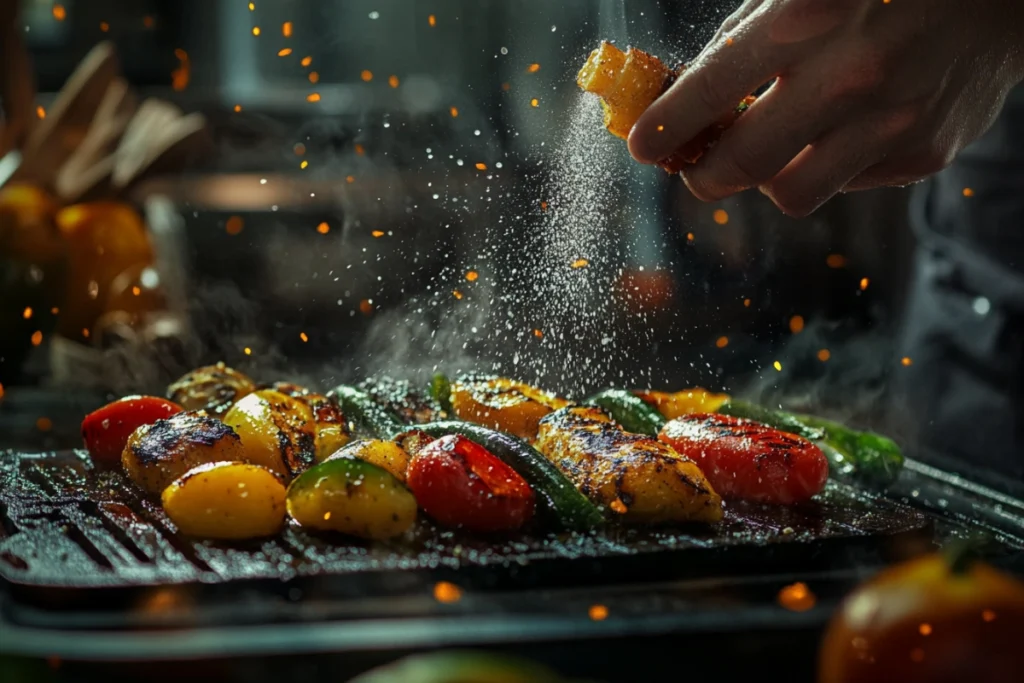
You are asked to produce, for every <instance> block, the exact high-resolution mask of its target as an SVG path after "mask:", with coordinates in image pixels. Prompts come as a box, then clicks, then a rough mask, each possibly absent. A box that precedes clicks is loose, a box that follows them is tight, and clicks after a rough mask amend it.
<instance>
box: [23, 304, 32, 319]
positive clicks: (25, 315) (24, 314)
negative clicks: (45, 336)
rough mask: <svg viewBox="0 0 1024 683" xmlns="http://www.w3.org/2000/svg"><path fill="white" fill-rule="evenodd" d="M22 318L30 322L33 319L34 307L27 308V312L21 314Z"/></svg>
mask: <svg viewBox="0 0 1024 683" xmlns="http://www.w3.org/2000/svg"><path fill="white" fill-rule="evenodd" d="M21 317H22V318H24V319H25V320H28V319H29V318H31V317H32V307H31V306H26V307H25V310H24V311H22V312H21Z"/></svg>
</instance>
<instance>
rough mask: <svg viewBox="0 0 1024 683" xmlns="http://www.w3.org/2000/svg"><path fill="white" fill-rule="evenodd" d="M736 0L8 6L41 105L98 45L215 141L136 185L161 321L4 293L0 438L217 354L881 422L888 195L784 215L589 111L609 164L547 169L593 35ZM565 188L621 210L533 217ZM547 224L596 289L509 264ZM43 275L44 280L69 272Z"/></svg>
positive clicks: (896, 284) (644, 30)
mask: <svg viewBox="0 0 1024 683" xmlns="http://www.w3.org/2000/svg"><path fill="white" fill-rule="evenodd" d="M736 4H738V3H736V2H717V1H714V2H713V1H710V0H700V1H688V2H676V1H675V0H672V1H664V2H633V1H631V2H629V3H623V2H614V1H607V2H605V1H602V2H560V3H551V2H540V1H538V2H510V3H506V2H478V1H475V0H473V1H469V0H467V1H465V2H452V1H442V0H432V1H430V2H427V1H423V0H417V1H415V2H411V1H403V2H382V1H373V2H362V1H351V0H347V1H346V2H300V1H298V0H291V1H288V0H281V1H276V2H270V1H266V0H265V1H264V2H256V3H254V4H251V3H246V2H243V1H240V0H212V1H211V0H207V1H204V2H195V1H177V0H176V1H173V2H171V1H158V0H139V1H138V2H132V3H119V2H113V1H112V0H90V1H89V2H75V1H74V0H67V1H66V2H63V3H60V4H54V3H53V2H50V1H48V0H47V1H42V0H39V1H25V2H23V3H22V17H21V22H22V23H23V24H24V29H25V32H24V38H25V40H26V42H27V45H28V46H29V48H30V51H31V56H32V60H33V64H34V75H35V78H36V86H37V88H38V90H39V91H40V93H41V94H40V96H39V101H40V102H41V103H42V109H41V113H44V112H45V109H46V107H48V106H49V103H50V102H52V98H53V96H54V93H56V92H57V91H59V90H60V88H61V87H62V85H63V83H64V81H65V79H66V78H67V77H68V75H69V74H70V73H71V72H72V70H73V69H74V67H75V66H76V64H78V63H79V62H80V61H81V60H82V58H83V57H84V56H85V55H86V54H87V53H88V51H89V50H90V49H91V48H93V46H94V45H96V44H97V43H99V42H100V41H112V42H113V43H114V45H115V46H116V50H117V53H118V55H119V58H120V68H121V70H122V72H123V74H124V76H125V78H126V79H127V80H128V81H129V82H130V84H131V85H132V86H133V87H134V88H135V89H136V90H137V91H138V92H139V93H140V99H142V97H158V98H161V99H164V100H167V101H170V102H173V103H175V104H176V105H178V106H179V107H181V109H182V110H183V111H184V112H201V113H202V114H203V115H204V116H205V117H206V119H207V122H208V128H209V130H210V132H211V134H212V135H211V139H212V144H211V146H210V149H209V150H208V152H207V153H206V154H205V155H204V156H203V157H202V159H201V161H199V162H198V163H193V164H192V165H191V167H190V168H189V170H187V171H183V172H175V173H173V174H167V175H163V176H161V177H157V178H151V179H149V180H148V181H147V182H145V183H144V184H143V185H142V186H140V187H137V188H135V189H134V191H133V192H132V194H131V196H130V198H129V199H130V201H131V202H132V203H134V204H135V206H137V207H138V208H139V210H140V211H141V212H143V213H144V215H145V218H146V222H147V225H148V232H149V239H150V241H151V243H152V245H153V251H154V264H155V265H154V268H156V272H157V273H158V275H159V289H160V294H161V296H160V298H159V304H160V306H162V307H164V308H166V309H168V310H170V312H171V313H172V316H171V317H170V318H167V317H164V318H161V319H160V322H161V324H162V325H163V326H164V327H163V328H161V329H160V330H157V331H155V332H154V331H153V330H151V329H150V330H144V331H140V330H138V329H129V330H124V329H121V328H118V329H117V330H114V331H111V330H108V329H103V330H97V329H91V328H89V327H88V326H85V327H83V328H82V330H83V331H82V332H79V330H78V327H77V326H75V327H73V328H72V329H71V330H70V332H68V331H67V328H68V327H70V325H65V326H63V328H62V325H61V323H60V322H59V320H57V321H54V320H50V319H49V318H58V319H59V318H60V315H66V316H69V315H71V313H70V312H69V307H73V306H74V303H73V302H74V301H75V295H74V294H72V295H70V296H68V295H60V297H63V299H64V300H65V301H66V303H65V308H64V310H63V311H62V313H61V314H58V315H57V316H49V318H47V315H46V312H45V311H40V310H36V312H35V315H34V316H33V317H32V318H31V319H27V318H25V317H24V316H23V312H24V309H25V308H26V307H27V306H28V304H27V303H23V302H22V301H19V300H18V299H19V296H20V294H19V292H22V291H23V290H21V289H18V288H17V287H9V288H8V292H7V293H5V294H4V297H5V299H6V301H5V302H4V310H5V313H4V315H5V318H4V323H3V325H2V328H0V329H2V330H3V331H2V333H0V336H2V343H3V347H4V349H3V353H4V359H3V361H2V362H0V382H2V385H3V391H4V394H5V397H4V398H3V399H0V400H2V401H3V402H2V403H0V416H2V420H3V425H4V429H3V432H4V434H5V439H6V441H7V442H6V443H4V444H3V445H4V446H10V447H14V446H18V447H32V448H39V447H44V446H45V447H60V446H68V445H77V439H78V436H77V425H78V419H79V417H80V415H81V414H83V412H84V411H85V409H86V408H88V407H92V406H94V405H98V404H100V403H102V402H103V400H104V399H105V398H107V397H109V396H111V395H113V394H117V393H124V392H140V391H150V392H152V391H157V392H159V391H161V390H162V387H163V386H164V385H165V384H166V383H167V381H169V380H170V379H173V378H174V377H176V376H177V375H179V374H181V373H182V372H184V371H185V370H186V369H188V368H189V367H191V366H194V365H197V364H200V363H206V362H212V361H217V360H224V361H226V362H227V363H229V364H231V365H233V366H237V367H239V368H240V369H242V370H245V371H248V372H250V373H252V374H254V376H257V377H259V378H261V379H266V380H269V379H274V378H277V377H279V376H282V375H287V376H290V377H294V378H296V379H300V380H303V381H307V382H309V383H312V384H315V385H319V386H329V385H331V384H332V383H334V382H336V381H339V380H346V379H353V378H361V377H364V376H366V375H370V374H379V373H387V374H392V375H404V376H408V377H410V378H412V379H416V380H423V379H425V378H426V377H427V376H428V375H429V374H430V372H431V371H433V370H434V369H435V368H437V369H443V370H446V371H448V372H451V373H456V372H459V371H465V370H487V371H497V372H504V373H509V374H514V375H519V376H522V377H524V379H530V380H536V381H539V382H541V383H544V384H547V385H548V386H550V387H552V388H553V389H556V390H560V391H563V392H568V393H572V394H575V395H578V394H580V393H582V392H583V391H586V390H589V389H594V388H598V387H601V386H606V385H608V384H617V385H620V386H621V385H634V386H637V385H649V386H652V387H655V388H664V389H670V388H681V387H685V386H695V385H699V386H704V387H707V388H709V389H715V390H729V391H736V392H739V391H746V392H750V393H753V394H756V395H758V396H759V397H761V398H763V399H766V400H770V401H781V400H786V401H788V402H790V403H791V404H798V405H806V406H809V407H813V408H814V409H816V410H818V411H820V412H831V413H835V414H839V415H840V416H841V417H844V418H847V419H852V420H855V421H858V422H860V423H863V424H874V425H879V424H882V423H883V422H885V418H886V416H887V415H889V414H890V412H891V411H890V410H888V409H887V408H886V403H885V402H884V401H882V400H880V399H881V398H882V397H884V395H885V390H886V387H887V385H888V382H889V380H890V379H891V378H892V377H893V376H894V374H895V373H899V372H900V370H901V368H902V367H903V363H905V362H912V360H907V361H904V360H903V359H901V358H900V357H898V354H897V352H896V351H895V343H894V341H893V340H894V338H895V330H896V326H897V321H898V320H899V317H900V311H901V305H902V303H901V302H902V298H903V293H904V289H905V287H906V283H907V279H908V276H909V263H910V253H911V248H912V237H911V235H910V233H909V231H908V229H907V217H906V216H907V211H906V203H907V196H908V192H906V191H902V190H889V191H878V192H869V193H862V194H858V195H856V196H843V197H839V198H837V199H835V200H834V201H832V202H830V203H829V204H828V205H827V206H826V207H825V208H824V209H823V210H821V211H820V212H819V213H817V214H816V215H815V216H814V217H812V218H809V219H806V220H802V221H794V220H789V219H786V218H784V217H783V216H781V215H780V214H779V212H778V211H777V210H776V209H775V208H774V207H773V206H772V205H771V204H770V203H769V202H768V201H767V200H766V199H765V198H764V197H762V196H760V195H759V194H758V193H756V192H747V193H745V194H743V195H741V196H738V197H735V198H733V199H731V200H728V201H725V202H722V203H720V204H715V205H705V204H702V203H699V202H697V201H695V200H694V199H693V198H692V197H691V196H690V195H689V194H688V192H687V191H686V190H685V188H684V187H683V185H682V184H681V183H680V182H679V181H678V179H677V178H673V177H667V176H665V175H664V174H663V173H661V172H660V171H657V170H654V169H650V168H645V167H641V166H639V165H637V164H635V163H633V162H631V161H630V160H629V158H628V155H627V154H626V152H625V149H624V145H623V144H621V141H618V140H615V139H614V138H612V137H611V136H609V135H607V134H606V133H605V132H604V131H603V130H601V129H600V123H599V121H598V117H597V115H596V114H595V115H594V119H593V120H592V121H591V125H590V126H589V127H588V130H590V129H592V130H593V131H594V133H595V135H590V136H589V137H586V140H587V144H588V145H592V146H593V155H594V159H595V162H594V163H595V164H597V161H596V160H597V159H600V160H601V161H600V164H599V166H600V168H599V171H600V172H599V173H591V174H589V175H588V174H587V173H585V172H574V169H573V168H572V165H571V164H567V163H566V159H567V158H568V157H570V155H571V157H572V159H573V160H574V161H579V162H580V163H579V165H580V166H581V167H584V168H585V167H586V166H588V165H589V164H590V161H589V160H588V157H587V154H586V153H583V154H581V153H580V151H579V150H575V151H573V150H569V149H567V145H566V142H565V141H566V140H567V139H568V138H571V137H572V132H571V130H570V129H571V128H572V125H571V124H572V121H571V120H570V119H572V117H573V116H574V112H578V111H579V110H580V107H581V106H582V105H581V104H580V102H581V101H583V96H582V94H581V93H580V92H579V91H578V89H577V88H576V86H575V84H574V76H575V72H576V70H577V69H578V68H579V66H580V65H581V64H582V62H583V60H584V58H585V56H586V54H587V52H588V51H589V50H590V49H592V48H593V46H594V45H595V44H596V42H597V41H598V40H599V39H601V38H614V39H617V40H619V41H622V42H629V43H634V44H636V45H638V46H640V47H642V48H644V49H646V50H648V51H651V52H654V53H655V54H658V55H659V56H661V57H662V58H664V59H665V60H666V61H668V62H670V63H677V62H681V61H684V60H685V59H686V58H687V57H688V56H692V55H694V54H695V53H696V52H697V51H698V50H699V47H700V46H701V45H702V44H703V42H704V41H705V40H706V39H707V38H708V37H710V35H711V34H712V33H713V31H714V29H715V28H716V27H717V25H718V24H719V22H720V21H721V20H722V19H723V18H724V17H725V16H726V15H727V14H728V12H729V11H730V10H731V8H732V6H734V5H736ZM257 32H258V35H256V33H257ZM310 100H315V101H310ZM595 106H596V105H595ZM590 111H593V110H590ZM577 118H578V115H577ZM578 127H579V126H577V128H578ZM596 133H600V135H599V136H598V135H596ZM481 169H483V170H481ZM602 174H603V175H602ZM567 176H568V177H567ZM605 183H606V184H607V189H606V191H605V190H604V189H601V188H595V187H594V185H595V184H599V185H602V187H603V185H604V184H605ZM576 188H578V192H577V189H576ZM574 192H575V193H576V195H574ZM577 195H582V196H584V197H585V198H587V197H591V198H593V197H596V198H597V199H598V200H601V201H605V202H607V201H609V198H611V199H610V201H613V202H614V203H615V206H616V210H615V211H614V212H613V215H611V217H610V218H608V219H607V220H604V221H601V222H602V223H603V224H602V225H600V226H592V225H583V224H581V221H579V220H566V221H565V225H554V226H553V225H552V220H551V219H550V217H549V216H547V215H546V212H547V210H548V208H549V207H548V203H550V204H552V207H550V208H551V209H552V210H554V209H556V208H557V206H556V205H557V204H558V203H559V202H560V201H561V202H563V203H567V202H569V201H572V197H573V196H577ZM563 215H564V214H563ZM552 232H555V233H557V235H558V236H559V237H558V239H559V240H560V242H561V243H562V244H569V245H572V244H574V241H573V240H574V237H573V235H574V233H575V232H580V233H586V235H584V236H583V237H581V238H580V240H579V242H580V243H581V244H584V245H590V246H591V247H593V248H594V249H595V250H597V251H600V252H601V253H582V252H583V251H584V250H583V249H581V250H580V252H581V253H579V254H578V256H574V258H580V259H588V260H589V261H590V264H589V267H588V268H583V269H580V274H579V276H580V278H581V281H582V278H588V280H586V281H587V282H591V283H596V284H595V285H594V286H593V287H584V286H579V285H573V284H572V282H571V281H569V284H567V285H566V288H565V290H564V292H563V293H562V294H557V292H559V291H560V288H559V286H558V284H559V283H561V282H562V280H561V279H558V278H562V279H565V278H566V276H565V274H564V273H560V274H556V275H553V276H552V278H554V279H553V280H551V281H550V282H546V283H544V284H543V286H540V287H537V286H535V285H536V282H534V283H533V284H531V283H530V281H529V279H528V278H527V279H524V277H523V272H524V271H529V270H530V268H531V267H532V266H533V265H535V264H536V263H538V260H543V249H544V246H543V245H544V244H546V243H545V241H544V240H546V239H547V240H550V238H551V234H552ZM5 263H6V265H5V268H7V269H8V271H9V273H8V275H7V278H8V280H9V281H11V280H14V281H17V277H14V276H13V275H11V273H14V275H17V274H18V273H21V272H22V271H18V270H17V268H16V267H15V266H12V265H11V264H10V263H9V262H5ZM534 271H537V268H536V267H534ZM31 272H34V271H31ZM47 277H48V279H47V280H46V282H44V283H42V284H40V283H39V282H33V285H34V287H35V289H36V290H37V289H39V288H40V287H41V288H43V289H46V287H47V286H53V287H55V288H58V289H59V286H61V284H62V283H60V282H59V280H60V276H59V273H58V274H56V275H50V274H47ZM531 277H533V278H534V279H535V280H536V279H537V278H538V277H539V278H540V279H546V276H544V275H540V276H538V275H537V274H536V272H534V274H533V275H531ZM470 278H473V279H470ZM151 279H152V278H151ZM33 291H35V290H33ZM78 294H81V293H80V292H79V293H78ZM33 296H35V294H33ZM53 296H58V295H57V294H54V295H53ZM60 297H58V298H60ZM51 298H52V297H51ZM545 298H547V299H549V300H550V299H553V298H554V299H559V302H558V305H546V304H545V302H544V300H543V299H545ZM44 299H45V297H44ZM46 300H47V301H49V299H46ZM566 302H568V303H566ZM577 303H578V305H576V304H577ZM56 308H60V307H59V306H56ZM62 329H63V332H62ZM84 330H89V332H85V331H84ZM168 330H169V331H168ZM36 332H41V333H42V334H41V336H40V337H34V333H36ZM85 334H90V336H89V337H85V336H84V335H85ZM609 340H613V341H612V342H611V343H609ZM580 358H583V359H584V360H583V361H581V360H579V359H580ZM776 362H778V363H779V365H780V366H781V368H782V370H781V371H777V370H776V369H775V366H774V364H775V363H776ZM883 426H884V425H883ZM887 428H888V429H889V430H890V431H893V430H895V433H896V434H897V435H900V433H901V431H902V426H901V424H899V423H897V424H889V425H888V426H887Z"/></svg>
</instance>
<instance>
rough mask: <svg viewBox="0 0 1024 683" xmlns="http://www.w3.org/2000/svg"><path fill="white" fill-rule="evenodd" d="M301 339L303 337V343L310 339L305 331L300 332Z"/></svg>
mask: <svg viewBox="0 0 1024 683" xmlns="http://www.w3.org/2000/svg"><path fill="white" fill-rule="evenodd" d="M299 339H301V340H302V342H303V343H305V342H308V341H309V337H308V336H307V335H306V333H305V332H299Z"/></svg>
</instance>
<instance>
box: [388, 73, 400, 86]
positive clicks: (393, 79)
mask: <svg viewBox="0 0 1024 683" xmlns="http://www.w3.org/2000/svg"><path fill="white" fill-rule="evenodd" d="M388 85H390V86H391V87H392V88H397V87H398V76H396V75H394V74H391V75H390V76H388Z"/></svg>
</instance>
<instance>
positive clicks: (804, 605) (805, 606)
mask: <svg viewBox="0 0 1024 683" xmlns="http://www.w3.org/2000/svg"><path fill="white" fill-rule="evenodd" d="M778 601H779V605H781V606H782V607H784V608H786V609H788V610H790V611H791V612H806V611H807V610H809V609H811V608H812V607H814V605H815V603H816V602H817V598H816V597H815V595H814V593H812V592H811V589H810V588H808V587H807V584H806V583H804V582H803V581H797V582H796V583H791V584H790V585H788V586H784V587H783V588H782V590H780V591H779V595H778Z"/></svg>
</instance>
